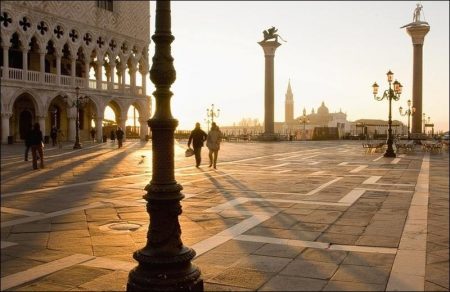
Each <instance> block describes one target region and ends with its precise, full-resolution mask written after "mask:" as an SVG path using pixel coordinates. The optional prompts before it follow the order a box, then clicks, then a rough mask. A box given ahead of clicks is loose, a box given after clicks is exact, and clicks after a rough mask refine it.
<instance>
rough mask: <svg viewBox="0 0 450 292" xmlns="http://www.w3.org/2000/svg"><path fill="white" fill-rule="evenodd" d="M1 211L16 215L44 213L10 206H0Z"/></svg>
mask: <svg viewBox="0 0 450 292" xmlns="http://www.w3.org/2000/svg"><path fill="white" fill-rule="evenodd" d="M0 212H2V213H8V214H14V215H23V216H37V215H43V214H44V213H42V212H33V211H26V210H21V209H16V208H8V207H0Z"/></svg>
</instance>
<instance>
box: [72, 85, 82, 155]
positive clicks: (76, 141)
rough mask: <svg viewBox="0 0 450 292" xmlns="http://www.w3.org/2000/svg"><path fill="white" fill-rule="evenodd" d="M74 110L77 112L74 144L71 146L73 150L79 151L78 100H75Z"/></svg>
mask: <svg viewBox="0 0 450 292" xmlns="http://www.w3.org/2000/svg"><path fill="white" fill-rule="evenodd" d="M75 102H76V104H75V109H76V110H77V113H76V115H75V144H74V145H73V149H81V144H80V99H79V98H78V94H77V99H76V101H75Z"/></svg>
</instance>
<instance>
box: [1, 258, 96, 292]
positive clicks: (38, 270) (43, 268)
mask: <svg viewBox="0 0 450 292" xmlns="http://www.w3.org/2000/svg"><path fill="white" fill-rule="evenodd" d="M93 258H94V256H89V255H84V254H73V255H70V256H68V257H65V258H62V259H58V260H55V261H52V262H49V263H45V264H42V265H39V266H36V267H33V268H30V269H28V270H25V271H22V272H18V273H15V274H12V275H8V276H5V277H2V278H1V279H0V283H1V290H2V291H4V290H6V289H10V288H12V287H17V286H19V285H22V284H24V283H27V282H30V281H33V280H36V279H38V278H41V277H44V276H46V275H49V274H51V273H54V272H56V271H59V270H62V269H64V268H68V267H71V266H73V265H76V264H80V263H82V262H85V261H88V260H91V259H93Z"/></svg>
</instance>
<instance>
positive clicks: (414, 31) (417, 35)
mask: <svg viewBox="0 0 450 292" xmlns="http://www.w3.org/2000/svg"><path fill="white" fill-rule="evenodd" d="M420 11H421V10H419V11H418V13H419V15H418V17H417V18H416V19H415V21H414V22H412V23H410V24H407V25H405V26H404V27H406V31H407V33H408V34H409V35H410V36H411V40H412V43H413V48H414V55H413V90H412V101H413V106H414V107H415V108H416V113H415V114H414V115H413V116H412V127H411V133H412V137H413V138H417V137H420V135H421V133H422V81H423V78H422V62H423V43H424V40H425V35H426V34H427V33H428V32H429V31H430V26H429V25H428V23H427V22H425V21H420Z"/></svg>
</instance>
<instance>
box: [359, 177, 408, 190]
mask: <svg viewBox="0 0 450 292" xmlns="http://www.w3.org/2000/svg"><path fill="white" fill-rule="evenodd" d="M381 178H382V176H379V175H374V176H371V177H369V178H368V179H366V180H365V181H363V183H362V184H363V185H368V184H376V185H380V186H398V187H400V186H402V187H414V186H415V185H413V184H387V183H377V182H378V181H379V180H380V179H381Z"/></svg>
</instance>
